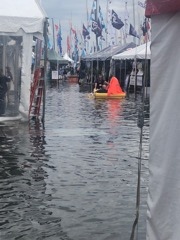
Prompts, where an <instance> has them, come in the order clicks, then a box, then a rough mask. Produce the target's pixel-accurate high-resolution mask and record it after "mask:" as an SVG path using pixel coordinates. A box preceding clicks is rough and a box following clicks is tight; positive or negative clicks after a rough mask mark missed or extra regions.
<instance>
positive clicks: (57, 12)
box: [41, 0, 144, 47]
mask: <svg viewBox="0 0 180 240" xmlns="http://www.w3.org/2000/svg"><path fill="white" fill-rule="evenodd" d="M134 1H135V3H136V4H137V2H138V0H134ZM141 1H142V2H144V0H141ZM41 4H42V6H43V8H44V9H45V11H46V13H47V15H48V17H49V19H50V21H51V19H52V18H53V19H54V23H55V24H58V23H59V22H60V24H61V29H62V39H63V40H62V44H63V47H65V46H66V38H67V35H68V34H69V32H70V23H72V27H73V28H74V29H76V30H77V31H79V32H82V24H83V23H84V24H85V26H87V9H88V12H89V14H90V11H91V8H92V4H93V0H41ZM99 5H100V6H101V9H102V14H103V18H104V21H105V24H106V13H107V11H106V9H107V8H106V7H107V0H99ZM110 6H111V9H113V10H114V11H116V13H117V14H118V16H119V17H120V18H121V20H123V19H124V12H125V0H111V4H110ZM127 6H128V12H129V15H130V21H131V22H133V21H134V18H133V0H127ZM138 10H142V9H139V8H138ZM135 12H136V17H135V18H136V19H137V20H136V23H135V25H137V21H139V19H138V18H139V17H138V16H137V6H136V7H135ZM92 35H94V33H91V36H92Z"/></svg>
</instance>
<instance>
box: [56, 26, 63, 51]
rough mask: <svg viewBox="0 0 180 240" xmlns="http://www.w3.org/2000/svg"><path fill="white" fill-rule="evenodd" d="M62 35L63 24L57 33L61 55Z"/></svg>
mask: <svg viewBox="0 0 180 240" xmlns="http://www.w3.org/2000/svg"><path fill="white" fill-rule="evenodd" d="M61 42H62V36H61V26H60V25H59V31H58V34H57V45H58V47H59V54H60V56H62V44H61Z"/></svg>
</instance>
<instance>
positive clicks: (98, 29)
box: [91, 19, 102, 37]
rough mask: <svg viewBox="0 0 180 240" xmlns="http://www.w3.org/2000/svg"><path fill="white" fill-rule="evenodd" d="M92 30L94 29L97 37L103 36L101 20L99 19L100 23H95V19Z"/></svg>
mask: <svg viewBox="0 0 180 240" xmlns="http://www.w3.org/2000/svg"><path fill="white" fill-rule="evenodd" d="M91 29H92V32H94V33H95V34H96V36H97V37H100V36H101V33H102V28H101V25H100V21H99V19H98V21H95V20H94V19H93V20H92V27H91Z"/></svg>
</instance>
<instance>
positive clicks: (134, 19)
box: [133, 0, 136, 44]
mask: <svg viewBox="0 0 180 240" xmlns="http://www.w3.org/2000/svg"><path fill="white" fill-rule="evenodd" d="M133 21H134V28H135V29H136V18H135V2H134V0H133ZM133 40H134V43H135V44H136V37H134V38H133Z"/></svg>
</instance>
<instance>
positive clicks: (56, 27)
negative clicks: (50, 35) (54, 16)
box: [54, 24, 59, 32]
mask: <svg viewBox="0 0 180 240" xmlns="http://www.w3.org/2000/svg"><path fill="white" fill-rule="evenodd" d="M54 27H55V29H56V32H57V31H58V28H59V27H58V25H57V24H54Z"/></svg>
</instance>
